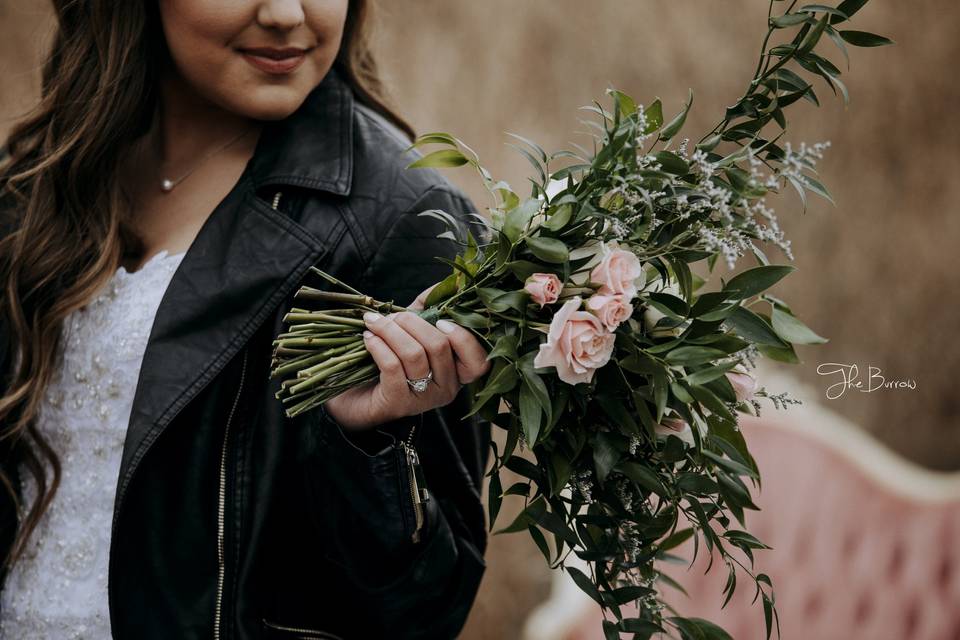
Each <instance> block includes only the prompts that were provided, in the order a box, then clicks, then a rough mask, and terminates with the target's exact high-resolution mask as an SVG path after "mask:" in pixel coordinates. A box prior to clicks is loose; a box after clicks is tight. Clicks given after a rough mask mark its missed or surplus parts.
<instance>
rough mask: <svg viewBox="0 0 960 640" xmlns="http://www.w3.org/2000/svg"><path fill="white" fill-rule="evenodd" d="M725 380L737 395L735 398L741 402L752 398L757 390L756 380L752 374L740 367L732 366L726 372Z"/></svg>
mask: <svg viewBox="0 0 960 640" xmlns="http://www.w3.org/2000/svg"><path fill="white" fill-rule="evenodd" d="M726 376H727V380H729V381H730V385H731V386H732V387H733V392H734V393H735V394H736V395H737V400H739V401H741V402H743V401H745V400H750V399H751V398H753V394H754V392H756V390H757V380H756V378H754V377H753V376H752V375H750V374H749V373H747V372H746V371H744V370H742V369H737V368H734V369H732V370H731V371H727V373H726Z"/></svg>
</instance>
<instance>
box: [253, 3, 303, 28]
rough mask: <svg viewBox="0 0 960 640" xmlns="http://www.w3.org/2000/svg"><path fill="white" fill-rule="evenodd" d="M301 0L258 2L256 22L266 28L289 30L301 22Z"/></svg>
mask: <svg viewBox="0 0 960 640" xmlns="http://www.w3.org/2000/svg"><path fill="white" fill-rule="evenodd" d="M303 21H304V15H303V3H302V2H301V0H268V1H267V2H262V3H260V8H259V9H258V10H257V22H259V23H260V24H261V25H262V26H264V27H266V28H273V29H283V30H289V29H293V28H295V27H298V26H300V25H301V24H303Z"/></svg>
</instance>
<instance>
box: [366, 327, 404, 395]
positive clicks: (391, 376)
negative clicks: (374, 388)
mask: <svg viewBox="0 0 960 640" xmlns="http://www.w3.org/2000/svg"><path fill="white" fill-rule="evenodd" d="M363 339H364V342H365V343H366V347H367V351H369V352H370V357H371V358H373V361H374V362H375V363H376V365H377V368H378V369H380V384H383V385H388V386H390V387H393V388H397V387H398V386H399V385H406V384H407V381H406V377H405V375H404V370H403V363H402V362H400V358H398V357H397V354H395V353H394V352H393V349H391V348H390V347H389V346H387V343H386V342H384V341H383V339H382V338H381V337H380V336H378V335H376V334H375V333H373V332H372V331H364V332H363Z"/></svg>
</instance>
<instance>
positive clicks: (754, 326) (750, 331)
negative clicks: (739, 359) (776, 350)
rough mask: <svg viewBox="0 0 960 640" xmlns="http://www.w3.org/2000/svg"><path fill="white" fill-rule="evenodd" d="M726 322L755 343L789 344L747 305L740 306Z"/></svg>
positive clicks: (734, 330)
mask: <svg viewBox="0 0 960 640" xmlns="http://www.w3.org/2000/svg"><path fill="white" fill-rule="evenodd" d="M724 322H725V323H726V324H727V325H729V326H730V328H731V329H732V330H733V332H734V333H736V334H737V335H738V336H740V337H741V338H745V339H747V340H749V341H750V342H753V343H755V344H758V345H761V344H764V345H770V346H773V347H786V346H787V344H786V343H785V342H784V341H783V340H782V339H781V338H780V337H779V336H778V335H777V334H776V332H774V330H773V328H772V327H771V326H770V325H769V324H767V322H766V321H765V320H764V319H763V318H761V317H760V316H758V315H757V314H755V313H754V312H753V311H750V310H749V309H747V308H746V307H740V306H738V307H737V308H736V309H734V310H733V313H731V314H730V315H729V316H728V317H727V318H726V319H725V320H724Z"/></svg>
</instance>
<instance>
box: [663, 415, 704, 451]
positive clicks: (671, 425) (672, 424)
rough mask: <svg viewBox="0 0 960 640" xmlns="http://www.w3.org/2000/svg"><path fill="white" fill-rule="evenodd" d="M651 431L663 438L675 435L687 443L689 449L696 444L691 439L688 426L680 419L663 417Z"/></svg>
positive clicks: (690, 431)
mask: <svg viewBox="0 0 960 640" xmlns="http://www.w3.org/2000/svg"><path fill="white" fill-rule="evenodd" d="M653 430H654V432H655V433H657V434H658V435H661V436H664V437H666V436H669V435H675V436H677V437H678V438H680V439H681V440H683V441H684V442H686V443H688V444H689V445H690V446H691V447H692V446H695V444H696V443H695V441H694V439H693V431H692V430H691V429H690V425H689V424H687V421H686V420H684V419H682V418H667V417H664V418H663V419H661V420H660V424H657V425H654V427H653Z"/></svg>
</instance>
